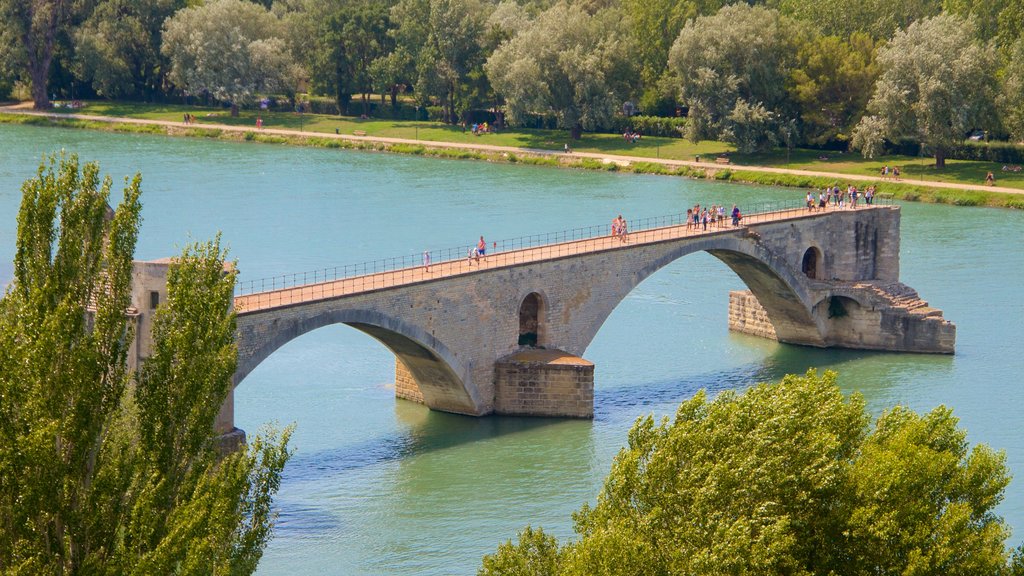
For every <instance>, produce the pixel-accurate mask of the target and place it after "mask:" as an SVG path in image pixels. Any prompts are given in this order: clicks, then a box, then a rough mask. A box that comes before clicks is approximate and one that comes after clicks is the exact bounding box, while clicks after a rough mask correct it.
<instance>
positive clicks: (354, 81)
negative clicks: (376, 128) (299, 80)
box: [302, 0, 394, 114]
mask: <svg viewBox="0 0 1024 576" xmlns="http://www.w3.org/2000/svg"><path fill="white" fill-rule="evenodd" d="M391 4H392V2H390V1H388V2H382V1H380V0H331V1H329V2H307V3H306V6H305V9H304V11H303V12H302V18H304V19H306V20H308V22H307V23H305V24H304V25H305V26H306V28H307V29H308V30H310V31H311V33H312V36H313V41H312V43H311V44H312V45H311V46H310V47H309V49H308V50H307V51H304V54H305V57H306V66H307V68H308V69H309V72H310V80H311V81H312V84H313V87H314V88H315V89H316V90H317V91H319V92H321V93H327V94H332V95H333V96H334V98H335V101H336V102H337V104H338V108H339V109H340V110H342V111H347V110H348V106H349V102H351V100H352V97H353V95H355V94H359V95H361V96H362V104H363V113H364V114H368V113H369V101H368V97H369V94H371V93H373V92H374V90H373V84H374V83H373V77H372V76H371V66H372V64H373V62H374V61H375V60H376V59H378V58H383V57H384V56H385V55H386V54H387V53H388V52H390V51H391V49H392V45H393V43H394V42H393V41H392V39H391V38H390V36H388V33H387V32H388V29H389V24H390V20H389V10H390V6H391Z"/></svg>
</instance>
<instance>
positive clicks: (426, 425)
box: [280, 335, 952, 534]
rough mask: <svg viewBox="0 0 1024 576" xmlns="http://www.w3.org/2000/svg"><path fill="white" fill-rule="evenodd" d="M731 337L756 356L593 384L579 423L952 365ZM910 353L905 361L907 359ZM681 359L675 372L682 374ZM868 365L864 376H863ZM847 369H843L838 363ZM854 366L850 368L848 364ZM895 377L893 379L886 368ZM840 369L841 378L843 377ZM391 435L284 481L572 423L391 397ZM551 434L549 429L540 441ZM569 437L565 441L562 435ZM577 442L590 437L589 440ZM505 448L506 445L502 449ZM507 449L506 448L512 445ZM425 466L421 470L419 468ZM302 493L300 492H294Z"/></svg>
mask: <svg viewBox="0 0 1024 576" xmlns="http://www.w3.org/2000/svg"><path fill="white" fill-rule="evenodd" d="M732 338H737V339H739V340H740V342H739V343H740V344H741V345H742V346H743V347H745V348H746V347H749V348H750V349H753V350H754V351H757V349H758V348H761V351H763V352H764V354H763V355H760V356H759V357H758V358H757V359H755V360H752V361H749V362H746V363H741V364H733V365H732V366H730V367H727V368H723V369H720V370H705V369H701V371H700V372H699V373H696V374H692V375H687V376H684V377H681V378H671V379H666V380H661V381H647V382H642V381H632V382H623V383H621V384H615V385H612V386H600V385H599V386H598V388H597V389H596V390H595V398H594V409H595V418H594V420H595V422H594V424H593V425H591V424H590V423H580V425H581V426H585V427H586V428H587V430H590V429H591V428H592V426H593V427H594V428H597V427H604V428H608V427H609V426H610V427H611V428H613V429H620V428H621V429H622V430H623V432H622V434H620V435H618V436H617V437H618V438H619V441H620V443H621V442H624V441H625V430H626V429H628V427H629V426H630V424H631V423H632V422H633V421H634V420H635V419H636V418H638V417H640V416H643V415H646V414H649V413H654V414H655V415H656V417H660V416H671V415H672V414H673V413H674V412H675V409H676V407H677V406H678V404H679V403H681V402H683V401H684V400H686V399H688V398H690V397H692V396H693V395H694V394H695V393H696V392H697V391H698V390H700V389H704V390H706V391H708V392H709V395H710V396H712V397H713V396H714V395H715V394H717V393H719V392H721V391H723V390H742V389H745V388H747V387H749V386H751V385H753V384H757V383H760V382H772V381H777V380H779V379H781V378H782V377H783V376H785V375H786V374H803V373H805V372H806V371H807V369H808V368H812V367H813V368H816V369H818V370H819V371H823V370H836V371H837V372H839V374H840V386H841V387H842V388H843V391H844V392H847V393H849V392H852V391H855V390H856V391H863V392H864V393H865V395H866V396H867V397H868V398H869V400H870V398H871V397H886V396H887V395H888V389H889V388H892V387H895V386H899V385H900V383H901V382H905V381H906V380H907V377H906V370H908V366H912V365H913V366H916V365H919V364H920V363H922V361H923V362H924V363H925V364H926V366H927V367H926V368H925V369H927V370H935V369H936V368H938V369H940V370H941V369H945V368H946V367H948V366H951V364H952V359H951V358H950V357H947V356H933V355H906V354H892V353H886V352H868V351H856V350H838V349H816V348H807V347H802V346H790V345H784V344H777V343H774V342H768V341H764V340H761V339H756V338H752V337H748V336H742V335H731V336H730V339H732ZM910 356H912V361H910V362H908V361H907V358H908V357H910ZM687 365H688V364H687V363H686V362H681V364H680V370H679V371H680V372H681V373H685V372H688V371H689V370H687V368H686V366H687ZM864 366H868V369H867V373H868V374H869V377H864V374H865V368H864ZM847 367H849V368H850V370H848V371H847V372H844V368H847ZM854 367H857V369H856V370H857V371H855V372H854V371H853V368H854ZM894 372H896V373H901V374H902V376H895V377H894V376H893V373H894ZM844 373H845V374H847V378H845V379H844V377H843V375H844ZM394 414H395V422H396V424H397V425H398V426H397V429H396V430H395V431H394V432H390V433H386V434H382V435H377V436H373V437H371V438H368V439H366V440H364V441H361V442H358V443H355V444H346V445H343V446H340V447H338V448H335V449H328V450H320V451H313V452H300V453H298V454H296V455H295V457H294V458H293V460H292V462H290V463H289V466H288V468H287V470H286V472H285V477H286V482H287V483H288V484H292V485H295V484H308V485H310V486H315V485H317V484H322V483H324V482H325V480H326V482H327V483H328V484H332V483H335V482H337V483H345V482H360V481H361V480H360V479H359V478H360V477H362V476H366V475H368V476H374V475H376V474H377V473H378V472H377V471H374V470H373V468H374V467H377V466H380V465H391V464H403V463H407V462H414V461H416V462H419V464H418V465H417V466H418V467H417V470H418V471H419V472H417V474H420V473H424V470H425V469H430V467H431V466H436V464H425V463H424V461H422V460H419V457H420V456H423V455H428V454H431V453H436V452H441V451H445V450H448V449H452V448H458V447H460V446H464V445H471V444H474V443H478V442H479V443H482V442H486V441H490V440H493V439H496V438H499V437H503V436H510V435H516V434H524V433H530V432H534V431H538V430H540V429H543V428H546V427H554V426H558V425H562V424H565V423H566V422H570V421H572V419H564V418H532V417H512V416H489V417H483V418H476V417H470V416H460V415H456V414H448V413H443V412H434V411H431V410H429V409H428V408H426V407H425V406H422V405H419V404H415V403H412V402H407V401H403V400H396V401H395V404H394ZM553 436H554V437H558V438H570V437H572V438H575V436H574V434H573V432H571V431H567V435H563V433H561V432H560V433H558V434H554V435H553ZM549 437H552V435H551V434H549V435H548V436H545V438H549ZM567 441H569V440H567ZM578 441H582V442H584V443H589V442H594V441H596V440H594V438H593V437H590V438H589V439H587V440H583V439H582V438H581V439H579V440H578ZM502 449H507V448H502ZM519 449H522V447H519V448H513V450H519ZM424 467H426V468H424ZM300 492H301V490H300ZM329 510H330V508H329V507H324V506H323V505H322V504H320V503H316V502H315V501H310V500H305V499H304V500H301V501H296V502H289V504H288V506H287V507H285V509H284V510H282V511H281V512H282V516H281V524H280V529H282V530H284V531H287V532H297V533H303V534H316V533H320V532H326V531H331V530H335V529H337V528H338V524H339V519H338V518H337V517H336V515H334V514H331V513H330V512H329Z"/></svg>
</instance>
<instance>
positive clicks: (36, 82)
mask: <svg viewBox="0 0 1024 576" xmlns="http://www.w3.org/2000/svg"><path fill="white" fill-rule="evenodd" d="M49 61H50V59H49V58H47V59H46V62H47V64H46V67H45V68H43V67H42V66H41V65H35V66H34V65H33V62H31V61H29V65H28V74H29V78H30V79H31V80H32V108H34V109H36V110H49V109H50V108H52V107H53V103H52V102H50V97H49V95H47V93H46V90H47V88H48V87H49V86H48V85H47V77H48V76H49V75H50V74H49V68H50V65H49Z"/></svg>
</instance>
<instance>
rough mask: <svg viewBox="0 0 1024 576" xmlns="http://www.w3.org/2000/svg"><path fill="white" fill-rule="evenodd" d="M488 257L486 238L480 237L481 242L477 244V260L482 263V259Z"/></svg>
mask: <svg viewBox="0 0 1024 576" xmlns="http://www.w3.org/2000/svg"><path fill="white" fill-rule="evenodd" d="M484 256H487V242H486V241H485V240H484V237H483V236H481V237H480V241H479V242H477V243H476V260H477V262H479V261H480V258H482V257H484Z"/></svg>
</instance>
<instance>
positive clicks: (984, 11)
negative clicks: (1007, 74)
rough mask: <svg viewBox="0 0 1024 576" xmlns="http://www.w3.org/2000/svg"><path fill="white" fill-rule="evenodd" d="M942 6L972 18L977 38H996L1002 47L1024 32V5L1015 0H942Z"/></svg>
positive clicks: (947, 10)
mask: <svg viewBox="0 0 1024 576" xmlns="http://www.w3.org/2000/svg"><path fill="white" fill-rule="evenodd" d="M942 6H943V8H944V10H945V11H946V12H947V13H948V14H953V15H956V16H960V17H961V18H963V19H965V20H966V19H968V18H971V19H973V20H974V23H975V25H976V26H977V28H976V32H977V33H978V37H979V38H980V39H982V40H992V39H995V40H996V41H997V42H996V44H997V46H999V47H1000V48H1003V49H1009V48H1011V47H1012V46H1013V45H1014V43H1015V42H1016V41H1017V39H1018V38H1020V37H1021V34H1022V33H1024V5H1022V4H1021V3H1020V2H1017V1H1016V0H943V2H942Z"/></svg>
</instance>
